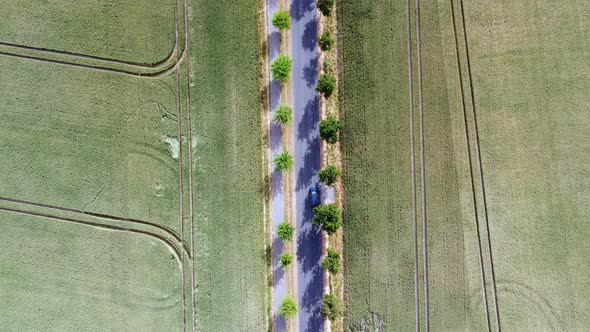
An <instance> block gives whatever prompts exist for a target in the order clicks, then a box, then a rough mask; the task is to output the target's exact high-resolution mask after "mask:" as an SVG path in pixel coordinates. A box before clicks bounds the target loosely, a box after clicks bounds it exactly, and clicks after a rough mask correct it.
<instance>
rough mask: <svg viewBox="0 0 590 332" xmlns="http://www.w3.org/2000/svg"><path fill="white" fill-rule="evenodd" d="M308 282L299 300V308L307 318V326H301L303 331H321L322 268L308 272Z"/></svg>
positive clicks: (322, 322)
mask: <svg viewBox="0 0 590 332" xmlns="http://www.w3.org/2000/svg"><path fill="white" fill-rule="evenodd" d="M310 274H311V276H310V278H311V279H310V282H309V283H308V284H307V288H306V289H305V290H304V292H303V297H302V299H301V304H300V306H301V308H302V311H303V312H304V313H303V314H304V315H306V316H307V325H306V326H305V327H303V326H301V327H300V328H302V330H303V331H309V332H316V331H322V330H323V324H324V319H323V316H322V314H321V309H322V299H323V294H324V287H323V286H324V284H323V278H322V268H321V267H319V266H316V267H315V268H314V269H313V270H312V271H311V272H310Z"/></svg>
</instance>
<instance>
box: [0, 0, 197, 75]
mask: <svg viewBox="0 0 590 332" xmlns="http://www.w3.org/2000/svg"><path fill="white" fill-rule="evenodd" d="M178 1H179V0H175V1H174V9H175V10H174V21H175V22H174V23H175V24H174V25H175V40H174V47H173V49H172V51H171V52H170V53H169V54H168V55H167V56H166V57H165V58H164V59H162V60H160V61H157V62H155V63H142V62H134V61H126V60H119V59H113V58H108V57H101V56H95V55H89V54H82V53H76V52H70V51H67V50H64V51H61V50H55V49H50V48H43V47H35V46H28V45H20V44H16V43H8V42H2V41H0V46H3V47H6V48H9V49H10V48H12V49H19V50H26V51H31V52H34V53H40V54H53V55H57V56H61V57H65V59H68V58H69V59H77V60H87V61H88V60H91V61H98V62H102V63H104V64H113V65H119V66H126V67H128V68H127V69H118V68H114V67H110V66H101V65H94V64H84V63H80V62H73V61H68V60H55V59H50V58H46V57H42V56H40V55H39V54H36V55H35V54H33V55H23V54H18V53H12V52H9V51H6V50H4V51H2V50H0V55H4V56H12V57H17V58H21V59H29V60H37V61H45V62H53V63H59V64H62V65H71V66H74V67H83V68H89V69H95V70H104V71H112V72H117V73H120V74H128V75H136V76H147V77H151V76H148V75H156V74H160V73H164V72H167V71H168V70H169V69H172V68H175V67H176V65H177V63H178V56H177V55H178V54H179V46H180V43H179V28H178V25H179V15H178V9H179V6H178ZM185 18H186V16H185ZM186 24H188V22H186V21H185V25H186ZM184 48H186V45H184V46H183V51H182V52H180V53H184ZM175 60H176V61H175ZM131 68H133V69H138V70H137V71H132V70H131ZM141 69H144V70H153V69H156V71H155V72H153V73H147V74H142V72H141ZM172 70H173V69H172Z"/></svg>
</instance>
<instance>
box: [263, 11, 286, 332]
mask: <svg viewBox="0 0 590 332" xmlns="http://www.w3.org/2000/svg"><path fill="white" fill-rule="evenodd" d="M277 10H279V0H267V11H268V13H267V14H268V15H267V17H268V22H267V26H268V61H269V63H272V61H274V60H275V59H276V57H278V56H279V55H280V53H281V36H280V33H279V31H278V30H277V29H276V28H275V27H274V26H273V25H272V16H273V15H274V13H275V12H276V11H277ZM269 102H270V110H269V114H268V117H269V119H270V124H269V130H270V133H269V136H270V142H269V143H270V146H269V149H270V158H271V159H272V158H274V156H276V155H278V154H280V153H281V152H283V142H282V129H281V126H280V125H279V124H278V123H276V122H274V121H272V116H273V112H274V110H275V109H276V108H277V107H278V106H279V104H280V102H281V84H280V83H279V82H278V81H273V80H272V79H271V80H270V82H269ZM271 162H272V160H271ZM271 179H272V181H271V200H270V202H271V221H272V228H273V231H272V234H273V237H272V244H271V245H272V269H273V272H272V273H273V289H274V290H273V315H272V320H273V325H274V329H273V330H274V331H277V332H282V331H286V330H287V324H286V322H285V319H284V318H283V317H282V316H281V315H279V314H278V310H279V307H280V305H281V302H282V301H283V299H284V298H285V296H286V295H287V282H286V278H285V270H284V269H283V268H282V267H281V264H280V257H281V254H283V253H284V252H285V245H284V243H283V241H281V240H280V239H279V238H278V236H277V227H278V226H279V224H281V223H282V222H283V220H285V193H284V185H283V175H282V174H281V172H277V171H275V169H274V166H273V168H272V173H271Z"/></svg>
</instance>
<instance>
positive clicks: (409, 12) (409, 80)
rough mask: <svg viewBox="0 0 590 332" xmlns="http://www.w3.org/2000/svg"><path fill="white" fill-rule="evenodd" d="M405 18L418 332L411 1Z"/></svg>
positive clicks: (418, 302)
mask: <svg viewBox="0 0 590 332" xmlns="http://www.w3.org/2000/svg"><path fill="white" fill-rule="evenodd" d="M406 16H407V21H408V26H407V29H408V32H407V37H408V82H409V98H410V149H411V152H410V160H411V166H410V167H411V174H412V224H413V227H414V300H415V306H416V332H420V279H419V276H420V271H419V267H418V265H419V264H420V261H419V258H418V251H419V250H418V207H417V195H416V148H415V146H416V139H415V135H414V127H415V126H414V69H413V63H412V62H413V61H412V10H411V0H406Z"/></svg>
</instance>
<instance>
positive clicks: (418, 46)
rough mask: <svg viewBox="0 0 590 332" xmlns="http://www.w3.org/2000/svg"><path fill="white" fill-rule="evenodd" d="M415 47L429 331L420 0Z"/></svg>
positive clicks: (426, 307) (427, 307)
mask: <svg viewBox="0 0 590 332" xmlns="http://www.w3.org/2000/svg"><path fill="white" fill-rule="evenodd" d="M416 49H417V60H418V100H419V103H418V105H419V113H420V180H421V196H422V246H423V255H424V317H425V327H426V331H430V298H429V297H430V296H429V290H428V218H427V215H426V160H425V149H424V146H425V134H424V85H423V80H422V36H421V33H420V0H416Z"/></svg>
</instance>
